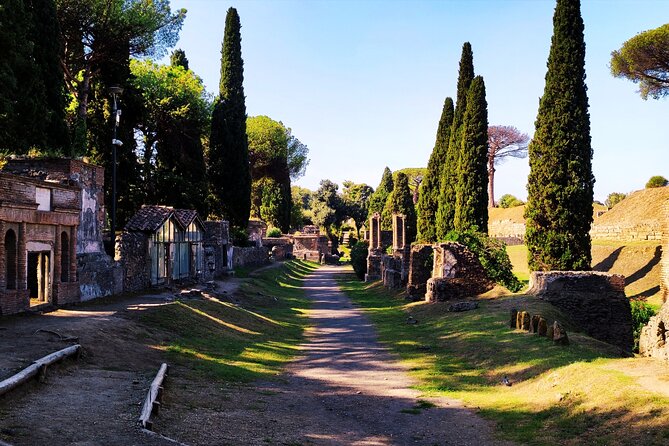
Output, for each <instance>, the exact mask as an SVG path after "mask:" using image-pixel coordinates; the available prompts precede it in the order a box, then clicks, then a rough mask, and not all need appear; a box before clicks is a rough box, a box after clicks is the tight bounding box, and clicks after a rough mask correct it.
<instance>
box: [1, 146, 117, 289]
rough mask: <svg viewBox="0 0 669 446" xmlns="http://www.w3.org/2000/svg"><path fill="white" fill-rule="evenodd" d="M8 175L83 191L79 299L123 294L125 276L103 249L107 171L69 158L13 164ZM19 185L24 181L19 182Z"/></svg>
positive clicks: (78, 254)
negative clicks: (105, 176)
mask: <svg viewBox="0 0 669 446" xmlns="http://www.w3.org/2000/svg"><path fill="white" fill-rule="evenodd" d="M4 171H5V172H8V173H12V174H14V175H18V176H21V177H28V178H32V179H34V180H40V181H44V182H45V183H46V186H45V187H46V188H47V189H48V188H50V187H52V186H53V185H54V184H60V185H69V186H74V187H77V188H78V189H79V190H80V194H79V202H78V205H77V207H78V210H79V222H78V224H77V234H76V262H77V278H78V282H79V291H80V293H79V294H80V295H79V299H80V300H81V301H86V300H90V299H94V298H97V297H102V296H110V295H112V294H116V293H120V292H121V291H122V286H123V275H122V271H121V268H120V266H119V265H118V264H117V263H116V262H114V259H113V258H112V257H111V256H109V255H108V254H107V253H106V252H105V250H104V246H103V241H102V239H103V234H102V232H103V228H104V224H105V206H104V168H102V167H100V166H95V165H93V164H88V163H86V162H84V161H80V160H75V159H67V158H47V159H14V160H9V162H8V163H7V165H6V166H5V168H4ZM16 181H22V180H21V179H19V178H17V179H16Z"/></svg>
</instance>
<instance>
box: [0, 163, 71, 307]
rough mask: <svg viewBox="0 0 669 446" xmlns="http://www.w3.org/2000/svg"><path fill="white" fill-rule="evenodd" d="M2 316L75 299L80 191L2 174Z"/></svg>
mask: <svg viewBox="0 0 669 446" xmlns="http://www.w3.org/2000/svg"><path fill="white" fill-rule="evenodd" d="M0 197H1V198H0V314H1V315H7V314H14V313H20V312H23V311H26V310H28V309H29V308H30V307H32V306H38V305H45V304H52V305H63V304H67V303H72V302H78V301H79V295H80V294H79V282H78V280H77V234H78V228H79V225H80V214H81V189H80V188H79V187H78V186H76V185H72V184H61V183H57V182H49V181H43V180H41V179H34V178H28V177H21V176H17V175H12V174H7V173H0Z"/></svg>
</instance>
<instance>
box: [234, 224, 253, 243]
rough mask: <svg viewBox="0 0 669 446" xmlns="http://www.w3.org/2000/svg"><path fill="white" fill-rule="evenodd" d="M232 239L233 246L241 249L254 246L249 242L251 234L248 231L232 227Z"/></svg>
mask: <svg viewBox="0 0 669 446" xmlns="http://www.w3.org/2000/svg"><path fill="white" fill-rule="evenodd" d="M230 238H231V239H232V244H233V245H234V246H238V247H240V248H245V247H248V246H253V242H252V241H250V240H249V233H248V232H247V230H246V229H240V228H235V227H232V228H230Z"/></svg>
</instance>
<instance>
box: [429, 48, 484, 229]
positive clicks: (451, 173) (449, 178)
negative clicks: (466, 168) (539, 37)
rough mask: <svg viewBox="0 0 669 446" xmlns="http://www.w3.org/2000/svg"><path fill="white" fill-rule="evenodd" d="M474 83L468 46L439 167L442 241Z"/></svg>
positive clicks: (449, 216) (438, 220)
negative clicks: (465, 116) (443, 161)
mask: <svg viewBox="0 0 669 446" xmlns="http://www.w3.org/2000/svg"><path fill="white" fill-rule="evenodd" d="M473 79H474V55H473V54H472V46H471V44H470V43H469V42H465V43H464V44H463V45H462V56H461V58H460V70H459V73H458V89H457V96H456V100H457V102H456V104H455V111H454V114H453V125H452V127H451V134H450V139H449V142H448V150H447V152H446V161H445V163H444V165H443V167H442V173H441V181H440V190H439V205H438V208H437V214H436V217H435V220H436V237H437V240H444V239H445V238H446V234H448V233H449V232H450V231H451V230H452V229H453V228H454V225H453V220H454V218H455V200H456V193H455V186H456V184H457V181H458V173H457V168H458V163H459V158H460V150H461V148H462V136H461V135H462V122H463V117H464V114H465V110H466V109H467V93H468V91H469V86H470V85H471V83H472V80H473Z"/></svg>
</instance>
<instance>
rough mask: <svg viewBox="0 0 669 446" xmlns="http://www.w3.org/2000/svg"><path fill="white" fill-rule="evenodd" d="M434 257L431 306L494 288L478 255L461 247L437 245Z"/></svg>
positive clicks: (428, 292) (428, 294) (429, 291)
mask: <svg viewBox="0 0 669 446" xmlns="http://www.w3.org/2000/svg"><path fill="white" fill-rule="evenodd" d="M433 257H434V261H433V269H432V278H431V279H430V280H428V281H427V290H426V292H425V300H427V301H428V302H436V301H444V300H450V299H459V298H462V297H468V296H476V295H477V294H481V293H485V292H486V291H488V290H490V289H492V287H493V286H494V283H493V281H491V280H490V279H489V278H488V275H487V274H486V273H485V271H484V269H483V267H482V266H481V263H480V262H479V260H478V258H477V257H476V255H474V253H473V252H471V251H470V250H469V249H467V247H466V246H464V245H462V244H460V243H456V242H448V243H440V244H438V245H435V246H434V256H433Z"/></svg>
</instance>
